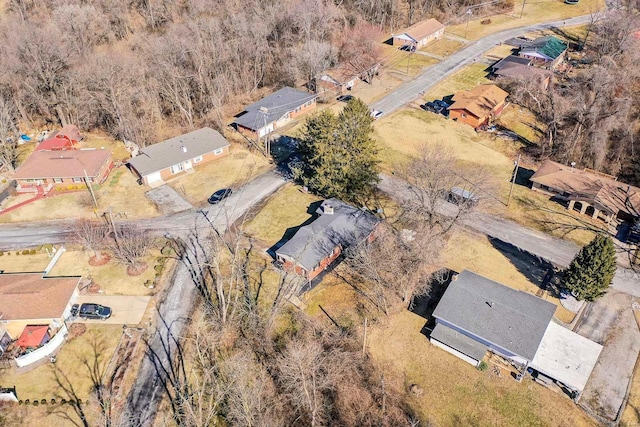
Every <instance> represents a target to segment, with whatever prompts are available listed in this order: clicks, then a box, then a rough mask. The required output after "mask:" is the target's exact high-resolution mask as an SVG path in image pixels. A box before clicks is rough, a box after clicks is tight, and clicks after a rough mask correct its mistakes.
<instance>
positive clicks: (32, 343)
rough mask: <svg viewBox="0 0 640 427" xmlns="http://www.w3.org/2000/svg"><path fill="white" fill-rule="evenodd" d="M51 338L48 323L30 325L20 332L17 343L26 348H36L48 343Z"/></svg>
mask: <svg viewBox="0 0 640 427" xmlns="http://www.w3.org/2000/svg"><path fill="white" fill-rule="evenodd" d="M50 339H51V336H50V335H49V326H48V325H29V326H27V327H26V328H24V330H23V331H22V334H20V337H19V338H18V342H17V345H18V347H20V348H22V349H25V350H26V349H28V348H34V349H35V348H38V347H40V346H41V345H44V344H46V343H48V342H49V340H50Z"/></svg>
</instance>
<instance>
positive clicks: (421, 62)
mask: <svg viewBox="0 0 640 427" xmlns="http://www.w3.org/2000/svg"><path fill="white" fill-rule="evenodd" d="M437 62H438V60H437V59H435V58H431V57H430V56H425V55H420V54H416V53H413V54H411V55H406V56H404V57H403V58H401V59H399V60H396V61H394V62H392V63H390V64H389V65H388V67H387V68H386V72H394V73H401V74H405V75H409V76H416V75H418V74H420V73H421V72H422V70H423V69H424V68H425V67H429V66H431V65H433V64H436V63H437ZM407 66H408V70H409V72H408V73H407Z"/></svg>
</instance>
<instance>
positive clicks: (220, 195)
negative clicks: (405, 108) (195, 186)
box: [209, 188, 233, 205]
mask: <svg viewBox="0 0 640 427" xmlns="http://www.w3.org/2000/svg"><path fill="white" fill-rule="evenodd" d="M232 193H233V190H231V189H230V188H222V189H220V190H218V191H216V192H215V193H213V194H212V195H211V197H209V203H210V204H212V205H216V204H218V203H220V202H221V201H223V200H224V199H226V198H227V197H229V196H230V195H231V194H232Z"/></svg>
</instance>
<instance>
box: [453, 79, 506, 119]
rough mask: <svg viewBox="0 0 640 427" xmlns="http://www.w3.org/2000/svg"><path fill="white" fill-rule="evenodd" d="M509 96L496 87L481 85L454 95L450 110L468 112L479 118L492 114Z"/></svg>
mask: <svg viewBox="0 0 640 427" xmlns="http://www.w3.org/2000/svg"><path fill="white" fill-rule="evenodd" d="M508 95H509V94H508V93H507V92H505V91H504V90H502V89H500V88H499V87H498V86H496V85H479V86H476V87H474V88H473V89H471V90H460V91H458V92H456V93H455V95H453V101H454V102H453V104H452V105H451V106H450V107H449V110H466V111H468V112H470V113H471V114H473V115H474V116H476V117H478V118H482V117H486V116H488V115H490V114H491V112H492V111H493V109H494V108H495V107H496V106H497V105H499V104H501V103H503V102H504V101H505V100H506V99H507V96H508Z"/></svg>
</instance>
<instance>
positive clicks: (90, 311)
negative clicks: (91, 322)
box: [78, 303, 111, 320]
mask: <svg viewBox="0 0 640 427" xmlns="http://www.w3.org/2000/svg"><path fill="white" fill-rule="evenodd" d="M78 316H80V317H81V318H83V319H85V320H86V319H100V320H107V319H108V318H109V317H111V308H109V307H105V306H104V305H100V304H91V303H84V304H82V305H81V306H80V311H79V312H78Z"/></svg>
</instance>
